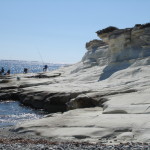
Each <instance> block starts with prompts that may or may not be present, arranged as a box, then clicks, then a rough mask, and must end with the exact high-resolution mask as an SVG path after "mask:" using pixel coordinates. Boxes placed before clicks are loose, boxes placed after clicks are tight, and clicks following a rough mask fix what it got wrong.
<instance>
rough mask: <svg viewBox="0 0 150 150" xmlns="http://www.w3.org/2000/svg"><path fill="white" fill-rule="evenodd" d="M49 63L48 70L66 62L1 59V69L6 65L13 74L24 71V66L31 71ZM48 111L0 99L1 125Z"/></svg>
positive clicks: (40, 116) (35, 70) (38, 116)
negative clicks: (51, 62) (53, 62)
mask: <svg viewBox="0 0 150 150" xmlns="http://www.w3.org/2000/svg"><path fill="white" fill-rule="evenodd" d="M46 64H47V65H48V71H51V70H55V69H58V68H59V67H61V66H64V64H50V63H45V64H43V63H40V62H33V61H32V62H29V61H18V60H0V69H1V67H4V69H5V72H6V71H7V70H8V69H10V70H11V72H10V73H11V74H17V73H23V69H24V68H28V70H29V73H37V72H42V71H43V66H44V65H46ZM45 114H46V112H43V111H42V110H34V109H31V108H29V107H25V106H22V105H21V104H20V103H19V102H17V101H0V127H7V126H13V125H16V124H18V123H21V122H23V121H28V120H33V119H38V118H42V117H43V116H44V115H45Z"/></svg>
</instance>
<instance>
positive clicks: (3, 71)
mask: <svg viewBox="0 0 150 150" xmlns="http://www.w3.org/2000/svg"><path fill="white" fill-rule="evenodd" d="M47 69H48V66H47V65H44V67H43V72H46V71H47ZM23 73H28V68H24V70H23ZM0 75H10V69H8V70H7V72H6V73H5V70H4V67H2V68H1V70H0Z"/></svg>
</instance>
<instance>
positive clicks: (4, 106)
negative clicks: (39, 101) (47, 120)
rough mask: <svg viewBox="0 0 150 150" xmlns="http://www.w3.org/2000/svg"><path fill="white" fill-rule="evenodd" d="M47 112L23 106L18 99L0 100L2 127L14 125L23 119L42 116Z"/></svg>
mask: <svg viewBox="0 0 150 150" xmlns="http://www.w3.org/2000/svg"><path fill="white" fill-rule="evenodd" d="M44 115H46V112H44V111H42V110H34V109H31V108H29V107H25V106H22V105H21V104H20V103H19V102H17V101H5V102H0V128H1V127H7V126H13V125H16V124H19V123H22V122H23V121H28V120H34V119H39V118H42V117H43V116H44Z"/></svg>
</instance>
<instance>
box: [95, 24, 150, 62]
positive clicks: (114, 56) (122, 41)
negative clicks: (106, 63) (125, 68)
mask: <svg viewBox="0 0 150 150" xmlns="http://www.w3.org/2000/svg"><path fill="white" fill-rule="evenodd" d="M110 28H112V27H110ZM97 35H98V36H99V37H100V38H101V39H102V40H103V41H104V42H106V43H107V44H108V45H109V51H110V52H111V59H110V61H111V62H120V61H125V60H131V59H137V58H144V57H147V56H150V51H149V49H150V23H149V24H145V25H135V26H134V27H133V28H126V29H117V28H116V29H115V28H114V30H109V28H106V30H104V31H103V32H102V31H97Z"/></svg>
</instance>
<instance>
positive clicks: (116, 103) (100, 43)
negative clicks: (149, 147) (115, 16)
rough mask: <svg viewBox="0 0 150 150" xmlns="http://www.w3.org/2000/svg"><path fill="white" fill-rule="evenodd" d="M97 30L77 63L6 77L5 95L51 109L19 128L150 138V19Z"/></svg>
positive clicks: (0, 95) (52, 134) (0, 83)
mask: <svg viewBox="0 0 150 150" xmlns="http://www.w3.org/2000/svg"><path fill="white" fill-rule="evenodd" d="M97 34H98V36H99V37H100V38H101V39H102V40H93V41H90V42H89V43H87V44H86V48H87V52H86V54H85V55H84V57H83V58H82V60H81V61H80V62H78V63H76V64H74V65H70V66H67V67H62V68H60V69H58V70H55V71H52V72H45V73H36V74H18V75H11V76H1V77H0V100H3V101H4V100H8V99H11V100H18V101H20V102H21V103H22V104H24V105H27V106H30V107H32V108H35V109H44V110H45V111H48V112H49V113H50V114H49V115H47V116H45V117H44V118H42V119H39V120H34V121H30V122H24V123H22V124H21V125H17V126H16V127H14V131H15V132H17V134H23V133H30V134H32V135H35V136H37V135H38V136H39V137H47V138H50V139H52V140H54V139H57V141H67V142H69V141H76V142H87V141H88V142H93V141H94V142H102V141H103V140H104V141H105V140H106V139H109V140H108V141H107V143H109V141H111V142H112V143H116V141H117V142H118V144H119V143H122V142H125V143H128V142H129V143H130V142H131V141H132V142H133V143H136V144H135V145H138V144H139V145H140V146H141V145H142V144H140V143H150V123H149V119H150V116H149V113H150V102H149V97H150V69H149V66H150V41H149V39H150V24H149V23H148V24H145V25H135V26H134V27H133V28H130V29H128V28H127V29H118V28H112V27H109V28H106V29H105V30H102V31H99V32H97ZM18 77H19V80H18ZM128 145H130V144H128Z"/></svg>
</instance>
